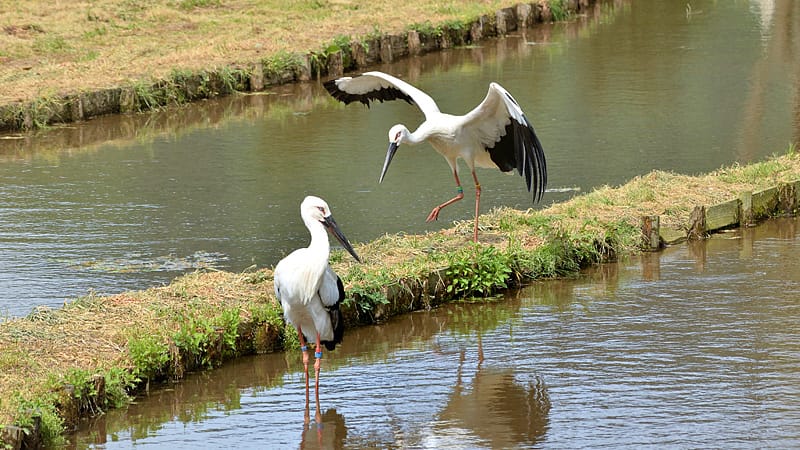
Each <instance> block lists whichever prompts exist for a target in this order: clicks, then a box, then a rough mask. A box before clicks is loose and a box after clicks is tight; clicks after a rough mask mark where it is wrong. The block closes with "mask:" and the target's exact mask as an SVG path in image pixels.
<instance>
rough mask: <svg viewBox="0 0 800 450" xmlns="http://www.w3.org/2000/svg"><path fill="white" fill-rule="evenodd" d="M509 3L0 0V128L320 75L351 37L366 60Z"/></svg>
mask: <svg viewBox="0 0 800 450" xmlns="http://www.w3.org/2000/svg"><path fill="white" fill-rule="evenodd" d="M581 1H582V2H585V1H586V0H581ZM592 1H593V0H592ZM518 3H520V2H518V1H513V0H482V1H479V2H462V1H445V2H442V1H438V0H414V1H410V2H391V1H388V0H371V1H360V0H296V1H291V2H286V1H279V0H267V1H255V0H225V1H223V0H147V1H145V0H94V1H92V2H56V3H53V2H48V1H45V0H31V1H25V2H17V1H10V0H0V10H2V11H3V15H2V18H1V19H0V20H2V23H0V25H2V32H0V130H7V131H15V130H18V129H23V130H25V129H36V128H40V127H45V126H47V125H48V124H50V123H55V122H69V121H74V120H81V119H83V118H86V117H90V116H93V115H94V114H103V113H109V112H134V111H142V110H150V109H153V108H158V107H161V106H163V105H166V104H180V103H185V102H188V101H193V100H197V99H200V98H207V97H213V96H216V95H220V94H227V93H231V92H233V91H236V90H261V89H263V84H275V83H281V82H286V81H294V80H298V79H304V78H307V77H310V76H314V75H316V74H318V73H320V72H321V73H323V74H324V73H325V72H326V71H327V58H328V56H330V55H331V54H332V53H336V52H337V51H338V50H345V51H347V50H350V47H351V44H355V43H358V44H360V48H361V49H367V47H370V46H371V47H372V48H371V49H369V51H370V52H373V55H372V56H371V57H373V58H374V57H375V55H374V53H375V52H376V51H377V50H378V49H377V48H376V47H380V46H381V45H382V43H380V41H378V40H376V38H379V37H388V36H390V35H397V36H399V35H402V33H404V32H407V31H408V30H412V29H413V30H417V31H419V32H420V34H421V35H423V36H427V38H429V39H432V40H436V39H439V40H441V39H442V35H443V33H446V32H448V31H447V30H450V31H454V32H456V34H461V35H463V32H467V33H468V32H469V26H470V24H471V23H472V22H473V21H474V20H475V19H476V18H478V17H481V16H483V15H485V16H486V17H487V18H488V20H489V21H490V22H493V21H494V20H495V12H496V11H498V10H500V9H502V8H507V7H512V6H515V5H516V4H518ZM532 3H542V4H548V3H549V4H550V6H549V7H546V8H544V9H542V8H541V7H540V8H539V9H538V10H539V11H540V12H541V11H545V12H546V14H540V18H545V19H550V18H554V19H559V18H564V17H566V15H567V6H568V5H571V6H572V7H575V5H577V4H578V1H577V0H536V1H534V2H532ZM545 16H546V17H545ZM456 43H457V42H456ZM379 57H380V56H379ZM350 67H353V66H352V65H351V66H350ZM345 68H347V67H345Z"/></svg>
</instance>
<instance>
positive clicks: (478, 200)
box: [472, 169, 481, 242]
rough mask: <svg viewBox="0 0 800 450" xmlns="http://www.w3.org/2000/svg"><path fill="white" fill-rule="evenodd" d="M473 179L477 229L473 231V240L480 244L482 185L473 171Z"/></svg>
mask: <svg viewBox="0 0 800 450" xmlns="http://www.w3.org/2000/svg"><path fill="white" fill-rule="evenodd" d="M472 179H473V180H475V229H474V230H473V236H472V240H473V241H475V242H478V215H479V214H480V210H481V184H480V183H478V176H477V175H476V174H475V170H474V169H473V170H472Z"/></svg>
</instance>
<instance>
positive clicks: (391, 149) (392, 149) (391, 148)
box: [378, 142, 399, 183]
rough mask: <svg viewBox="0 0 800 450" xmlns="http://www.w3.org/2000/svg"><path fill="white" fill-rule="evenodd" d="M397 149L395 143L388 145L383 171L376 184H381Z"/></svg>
mask: <svg viewBox="0 0 800 450" xmlns="http://www.w3.org/2000/svg"><path fill="white" fill-rule="evenodd" d="M397 147H399V145H397V143H395V142H392V143H391V144H389V150H387V151H386V161H384V162H383V170H381V178H380V180H378V183H383V177H384V176H386V170H387V169H389V163H391V162H392V158H394V154H395V152H396V151H397Z"/></svg>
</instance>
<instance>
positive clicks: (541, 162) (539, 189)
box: [486, 99, 547, 202]
mask: <svg viewBox="0 0 800 450" xmlns="http://www.w3.org/2000/svg"><path fill="white" fill-rule="evenodd" d="M512 101H513V99H512ZM522 120H524V121H525V123H519V122H517V121H516V119H514V118H512V119H511V122H510V123H509V124H508V125H506V128H505V132H504V133H503V136H501V137H500V140H499V141H497V142H495V143H494V145H493V146H491V147H488V146H487V148H486V151H488V152H489V156H491V158H492V161H493V162H494V163H495V164H496V165H497V167H498V168H499V169H500V170H502V171H503V172H509V171H511V170H514V169H517V173H519V174H520V175H521V176H523V177H525V184H526V185H527V186H528V192H533V200H534V202H538V201H539V200H541V199H542V195H543V194H544V189H545V186H547V166H546V162H545V159H544V149H543V148H542V144H541V142H539V138H538V136H536V132H535V131H534V129H533V126H532V125H531V124H530V122H528V119H527V117H525V115H523V116H522Z"/></svg>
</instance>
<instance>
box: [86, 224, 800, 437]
mask: <svg viewBox="0 0 800 450" xmlns="http://www.w3.org/2000/svg"><path fill="white" fill-rule="evenodd" d="M798 252H800V219H797V218H793V219H775V220H771V221H769V222H767V223H765V224H762V225H760V226H758V227H756V228H748V229H744V230H737V231H733V232H730V233H725V234H722V235H717V236H714V237H713V238H711V239H710V240H708V241H705V242H697V243H691V244H684V245H679V246H676V247H673V248H669V249H667V250H666V251H664V252H661V253H654V254H648V255H643V256H641V257H638V256H637V257H635V258H633V259H632V260H630V261H626V262H623V263H619V264H607V265H603V266H601V267H597V268H596V269H594V270H591V271H588V272H586V273H584V274H582V275H581V276H580V277H578V278H576V279H572V280H558V281H545V282H540V283H536V284H535V285H532V286H529V287H527V288H525V289H522V290H519V291H516V292H512V293H509V294H508V295H507V296H506V297H505V298H503V299H499V300H498V301H496V302H493V303H475V304H469V303H461V304H455V305H450V306H447V307H443V308H441V309H437V310H435V311H431V312H420V313H414V314H408V315H406V316H403V317H399V318H397V319H395V320H392V321H391V322H389V323H386V324H383V325H379V326H371V327H365V328H359V329H354V330H348V331H347V333H346V335H345V340H344V344H343V345H342V346H341V347H340V348H338V349H337V350H336V351H334V352H329V353H327V354H326V356H325V359H324V362H323V368H322V383H321V390H322V393H321V396H320V405H321V410H320V412H321V413H322V418H321V427H317V426H316V424H315V423H313V419H312V424H311V426H305V425H304V423H303V409H304V397H303V389H304V388H303V386H304V385H303V383H304V382H303V377H302V375H301V364H300V354H299V351H290V352H287V353H281V354H270V355H259V356H254V357H248V358H242V359H239V360H236V361H234V362H232V363H230V364H227V365H225V366H224V367H222V368H220V369H217V370H212V371H207V372H203V373H198V374H193V375H191V376H189V377H188V378H186V379H185V380H184V381H182V382H180V383H178V384H175V385H173V386H169V387H168V388H166V389H160V390H155V391H153V392H151V394H150V395H149V396H145V397H143V398H141V399H139V400H138V401H137V402H136V404H134V405H131V406H130V407H129V408H127V409H126V410H122V411H111V412H109V413H108V414H106V415H104V416H101V417H99V418H97V419H96V420H95V421H94V422H93V423H92V424H91V427H89V428H87V429H85V430H83V431H82V432H81V433H79V434H78V435H76V436H73V438H72V439H73V448H86V447H94V448H106V449H122V448H132V447H136V448H198V447H203V448H208V447H216V448H219V447H230V448H265V447H268V448H297V447H300V448H569V449H577V448H643V447H650V448H653V447H655V448H764V447H772V448H798V447H800V384H798V382H797V374H798V373H800V322H798V320H797V319H798V317H800V302H798V297H797V294H796V293H797V292H800V267H798V265H797V264H796V260H797V254H798ZM481 353H482V355H483V360H482V361H481V360H480V355H481ZM312 376H313V374H312ZM312 389H313V386H312ZM311 408H312V411H311V415H312V418H313V414H314V410H313V408H314V406H313V394H312V405H311Z"/></svg>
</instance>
